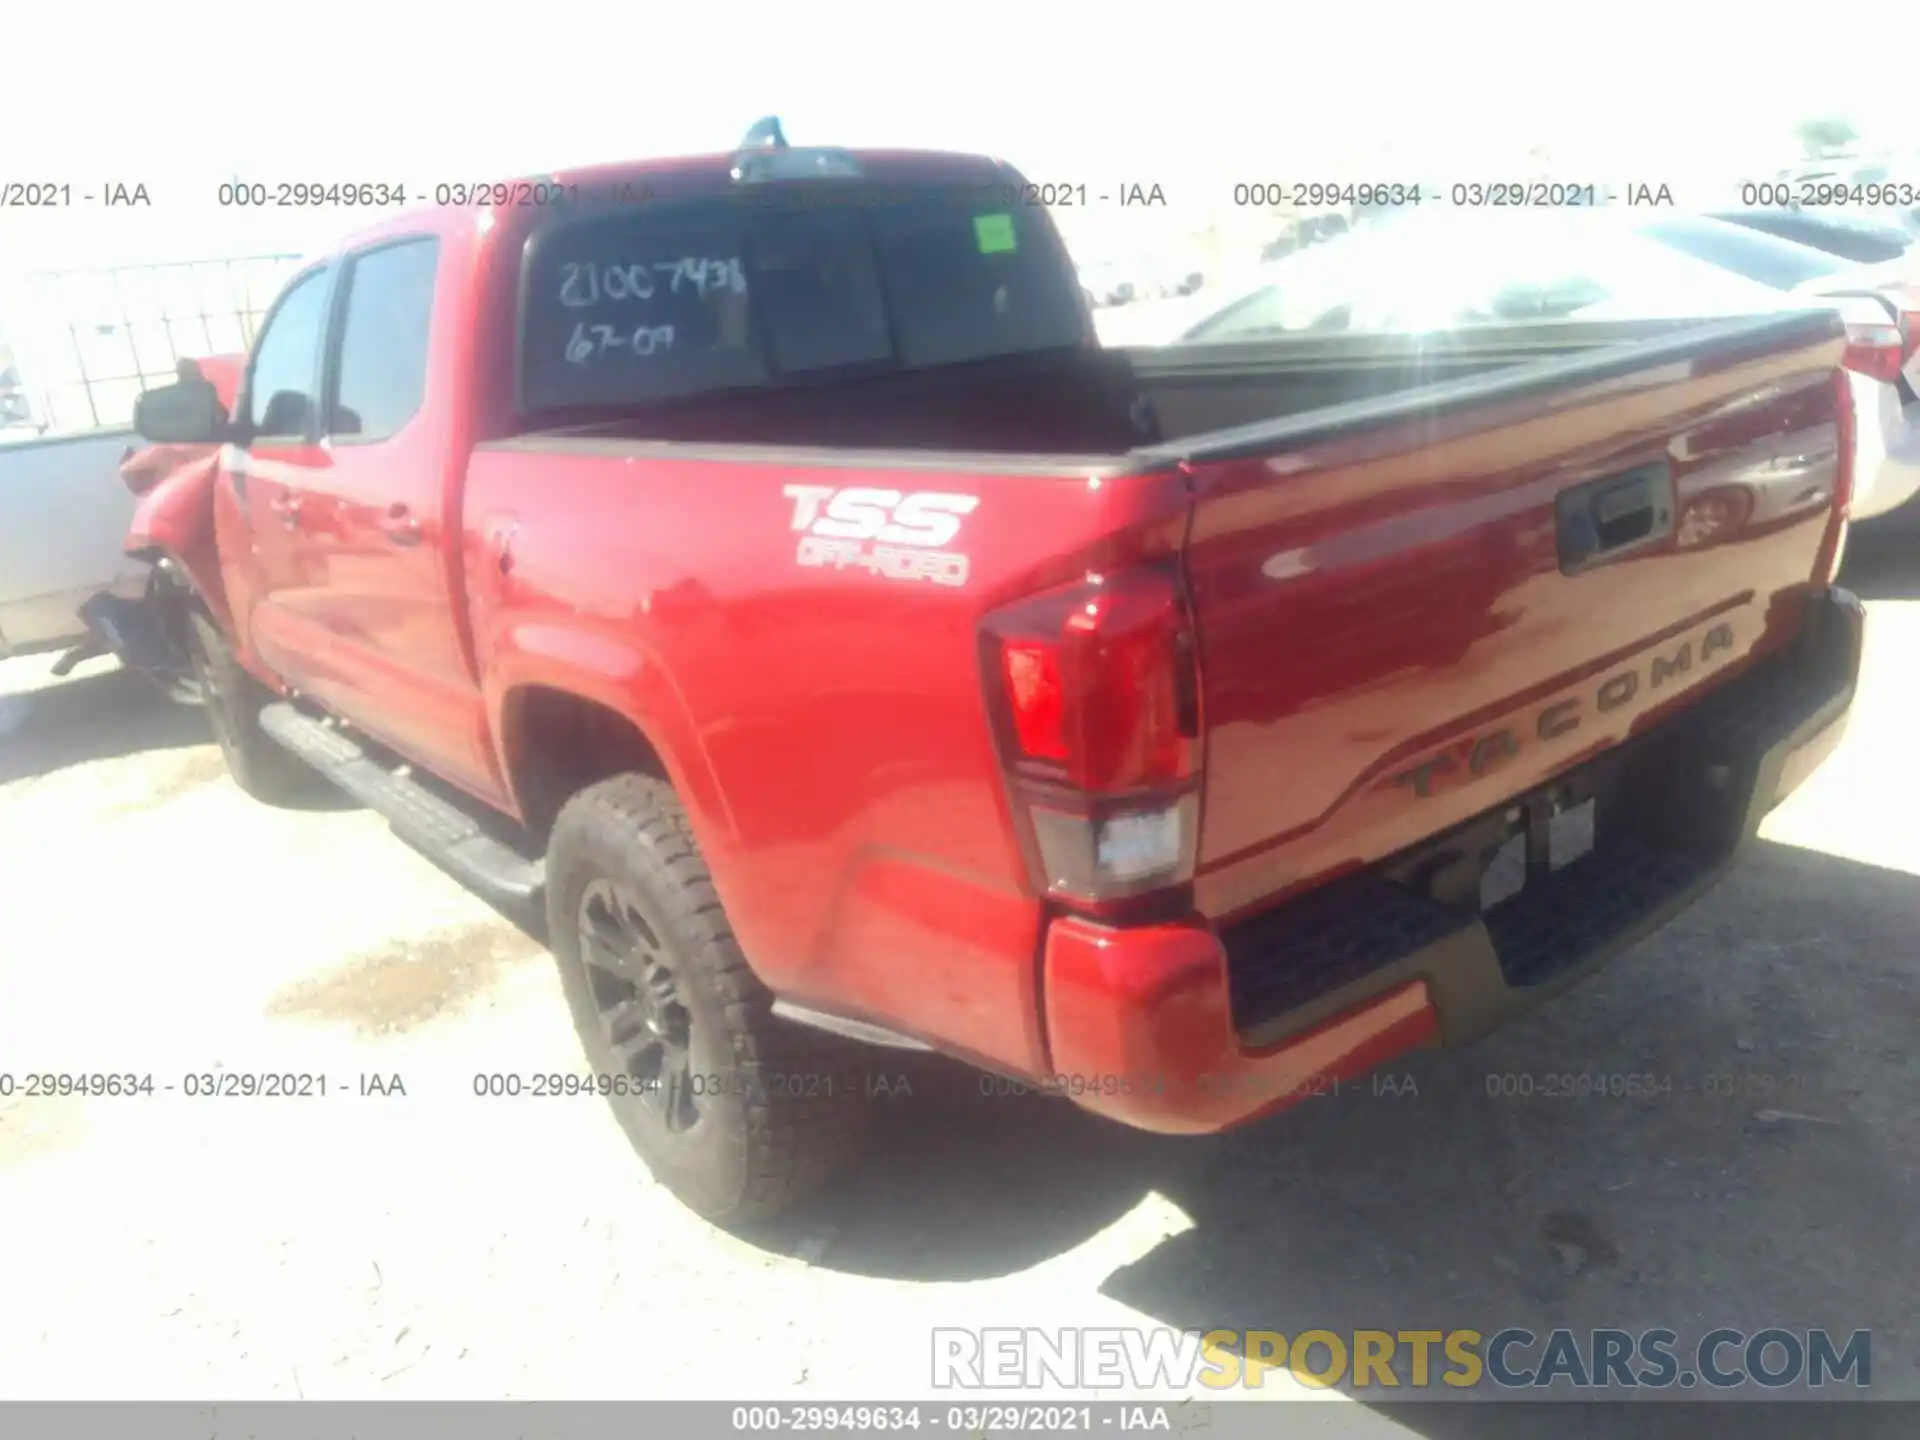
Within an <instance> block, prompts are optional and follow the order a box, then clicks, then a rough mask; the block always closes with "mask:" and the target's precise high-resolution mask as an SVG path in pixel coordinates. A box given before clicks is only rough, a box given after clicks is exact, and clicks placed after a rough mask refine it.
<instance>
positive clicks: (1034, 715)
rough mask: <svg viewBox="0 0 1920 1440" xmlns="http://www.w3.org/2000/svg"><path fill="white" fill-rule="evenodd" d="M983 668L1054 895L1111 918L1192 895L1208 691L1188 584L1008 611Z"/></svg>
mask: <svg viewBox="0 0 1920 1440" xmlns="http://www.w3.org/2000/svg"><path fill="white" fill-rule="evenodd" d="M981 660H982V668H983V670H984V673H985V675H986V679H987V689H988V698H989V705H990V708H991V709H992V710H993V712H994V726H995V731H996V734H997V736H998V739H999V744H1000V752H1001V759H1002V763H1003V765H1004V766H1005V768H1006V771H1007V775H1008V780H1009V784H1010V787H1011V793H1012V796H1013V801H1014V808H1015V810H1016V812H1018V814H1017V819H1018V820H1019V823H1020V824H1021V825H1022V826H1023V827H1024V830H1025V839H1026V841H1027V842H1028V846H1029V850H1028V854H1029V862H1030V864H1031V866H1032V868H1033V870H1034V880H1035V883H1036V885H1037V886H1038V887H1039V888H1040V889H1041V890H1042V891H1043V893H1045V894H1048V895H1050V896H1053V897H1055V898H1057V899H1060V900H1063V901H1067V902H1069V903H1075V904H1079V905H1082V906H1092V907H1095V908H1098V907H1101V906H1104V905H1107V904H1109V903H1111V902H1115V901H1120V900H1127V899H1132V898H1134V897H1137V896H1139V895H1142V894H1145V893H1148V892H1153V891H1159V890H1165V889H1168V888H1171V887H1175V886H1179V885H1183V884H1185V883H1187V882H1188V881H1190V880H1191V879H1192V878H1193V857H1194V850H1195V844H1196V840H1197V820H1198V811H1199V805H1198V794H1197V787H1198V780H1199V769H1200V738H1199V737H1200V723H1199V679H1198V673H1197V663H1196V658H1195V646H1194V638H1193V627H1192V624H1191V621H1190V619H1189V616H1188V611H1187V605H1186V598H1185V595H1184V593H1183V591H1182V589H1181V586H1180V579H1179V575H1178V572H1177V571H1176V570H1174V569H1173V568H1172V567H1171V566H1167V567H1160V566H1150V567H1143V568H1140V569H1137V570H1129V571H1125V572H1122V573H1120V574H1116V575H1111V576H1095V577H1092V578H1090V579H1088V580H1087V581H1086V582H1085V583H1083V584H1078V585H1071V586H1066V587H1063V588H1061V589H1058V590H1051V591H1047V592H1045V593H1044V594H1041V595H1037V596H1034V597H1033V598H1031V599H1028V600H1023V601H1021V602H1019V603H1018V604H1016V605H1013V606H1010V607H1008V608H1006V609H1004V610H1001V611H997V612H996V613H994V614H993V615H991V616H989V617H988V619H987V621H986V623H985V625H984V626H983V629H982V655H981Z"/></svg>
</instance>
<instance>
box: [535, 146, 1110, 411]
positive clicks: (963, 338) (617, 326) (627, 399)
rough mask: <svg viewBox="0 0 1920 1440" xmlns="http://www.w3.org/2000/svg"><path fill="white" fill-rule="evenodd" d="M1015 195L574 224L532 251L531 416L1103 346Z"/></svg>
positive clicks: (772, 196) (670, 206)
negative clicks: (1090, 330)
mask: <svg viewBox="0 0 1920 1440" xmlns="http://www.w3.org/2000/svg"><path fill="white" fill-rule="evenodd" d="M1010 190H1011V187H1006V186H993V187H958V186H937V185H925V186H902V185H893V184H889V185H870V184H866V183H864V182H847V181H842V182H824V183H813V184H796V183H782V184H779V185H774V186H766V187H743V191H742V193H740V194H738V195H734V196H728V197H725V198H718V199H715V198H702V199H698V200H684V201H669V202H655V203H653V204H650V205H636V206H632V207H626V208H620V209H614V210H608V211H603V212H599V213H591V212H590V213H586V214H581V215H577V216H575V215H568V216H563V217H560V218H558V219H556V220H553V221H549V222H547V223H546V224H544V225H543V226H542V227H541V228H539V229H538V230H536V231H535V232H534V233H533V235H532V236H530V237H529V239H528V241H527V248H526V253H525V258H524V262H523V268H522V274H521V294H520V307H519V331H518V357H517V364H518V371H519V401H520V403H519V408H520V411H521V413H522V416H523V417H529V416H535V415H546V414H552V413H555V412H564V411H574V410H582V409H586V410H594V409H606V408H617V407H627V406H634V405H642V406H644V405H647V404H651V403H654V402H659V401H663V400H671V399H677V398H688V397H697V396H700V395H704V394H715V393H719V392H723V391H734V390H770V389H780V388H787V387H791V386H800V385H808V384H819V383H823V382H831V381H833V380H835V379H839V378H859V377H863V376H867V375H872V374H883V373H889V372H898V371H902V370H925V369H934V368H937V367H940V366H946V365H958V364H965V363H968V362H974V361H983V360H990V359H994V358H997V357H1009V356H1016V355H1026V354H1032V353H1036V352H1040V351H1046V350H1055V349H1065V348H1080V347H1082V346H1084V345H1087V344H1090V343H1091V341H1090V338H1089V336H1088V334H1087V330H1086V321H1085V312H1084V310H1083V308H1082V301H1081V296H1080V287H1079V282H1078V280H1077V278H1076V277H1075V274H1074V271H1073V267H1072V265H1071V263H1070V262H1069V261H1068V259H1067V256H1066V252H1065V250H1064V248H1063V247H1062V246H1061V245H1060V243H1059V240H1058V238H1057V237H1056V236H1055V235H1054V233H1053V230H1052V227H1051V225H1050V224H1049V223H1048V222H1047V220H1046V218H1045V215H1044V212H1043V211H1041V210H1039V209H1037V208H1031V207H1026V206H1023V205H1019V204H1015V203H1012V201H1011V200H1010V198H1009V192H1010Z"/></svg>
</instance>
